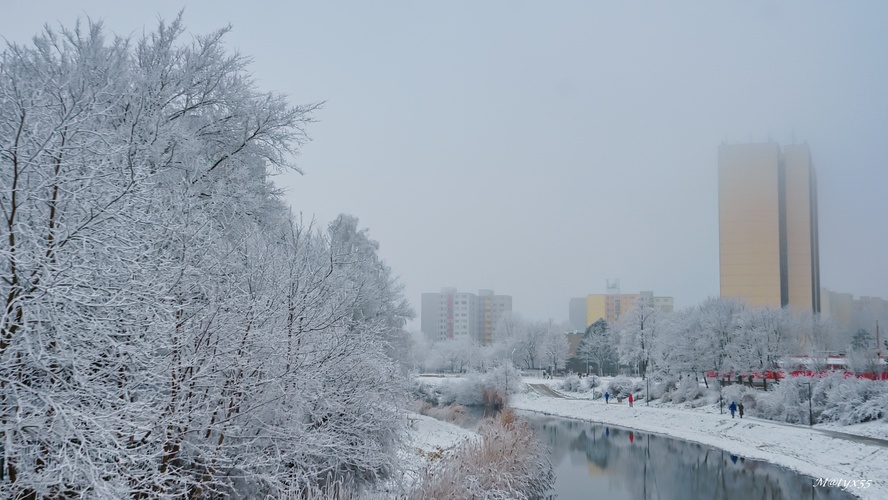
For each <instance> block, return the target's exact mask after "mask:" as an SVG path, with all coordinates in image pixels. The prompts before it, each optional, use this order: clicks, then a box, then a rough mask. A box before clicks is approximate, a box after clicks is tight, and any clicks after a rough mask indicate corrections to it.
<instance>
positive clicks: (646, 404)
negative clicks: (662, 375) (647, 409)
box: [644, 377, 651, 406]
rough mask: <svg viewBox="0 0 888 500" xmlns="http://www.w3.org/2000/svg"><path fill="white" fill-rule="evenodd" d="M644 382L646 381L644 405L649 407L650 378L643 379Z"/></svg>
mask: <svg viewBox="0 0 888 500" xmlns="http://www.w3.org/2000/svg"><path fill="white" fill-rule="evenodd" d="M645 381H647V388H646V389H645V390H644V405H645V406H650V405H651V378H650V377H647V378H646V379H645Z"/></svg>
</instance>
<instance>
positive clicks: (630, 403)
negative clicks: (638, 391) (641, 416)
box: [629, 392, 633, 408]
mask: <svg viewBox="0 0 888 500" xmlns="http://www.w3.org/2000/svg"><path fill="white" fill-rule="evenodd" d="M632 401H633V399H632V393H631V392H630V393H629V407H630V408H631V407H632Z"/></svg>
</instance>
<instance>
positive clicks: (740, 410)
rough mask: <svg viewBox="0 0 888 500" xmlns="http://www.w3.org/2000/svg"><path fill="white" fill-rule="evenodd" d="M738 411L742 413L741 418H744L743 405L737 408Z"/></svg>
mask: <svg viewBox="0 0 888 500" xmlns="http://www.w3.org/2000/svg"><path fill="white" fill-rule="evenodd" d="M737 411H739V412H740V418H743V403H740V405H738V406H737Z"/></svg>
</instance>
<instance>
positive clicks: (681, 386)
mask: <svg viewBox="0 0 888 500" xmlns="http://www.w3.org/2000/svg"><path fill="white" fill-rule="evenodd" d="M704 392H705V391H704V388H703V387H700V383H699V382H697V379H694V378H691V377H684V378H682V379H681V380H678V381H677V382H676V383H675V388H674V389H672V391H671V392H669V393H668V395H667V394H665V393H664V397H668V398H669V399H670V400H671V401H672V402H673V403H675V404H678V403H685V402H689V401H694V400H696V399H698V398H700V397H701V396H703V395H704Z"/></svg>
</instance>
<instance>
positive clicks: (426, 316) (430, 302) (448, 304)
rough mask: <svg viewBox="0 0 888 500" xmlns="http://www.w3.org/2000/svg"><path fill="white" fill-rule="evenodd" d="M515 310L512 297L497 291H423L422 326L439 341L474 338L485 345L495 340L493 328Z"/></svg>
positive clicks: (450, 289)
mask: <svg viewBox="0 0 888 500" xmlns="http://www.w3.org/2000/svg"><path fill="white" fill-rule="evenodd" d="M511 312H512V297H511V296H509V295H496V294H494V293H493V290H479V291H478V295H475V294H473V293H465V292H457V291H456V289H455V288H442V289H441V293H424V294H422V306H421V313H420V314H421V318H420V329H421V330H422V332H423V333H425V334H426V335H428V336H429V337H431V338H433V339H435V340H459V339H464V340H471V341H473V342H476V343H478V344H481V345H490V344H491V343H492V342H493V330H494V328H496V324H497V322H498V321H499V320H500V319H501V318H502V317H503V315H505V314H506V313H511Z"/></svg>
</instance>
